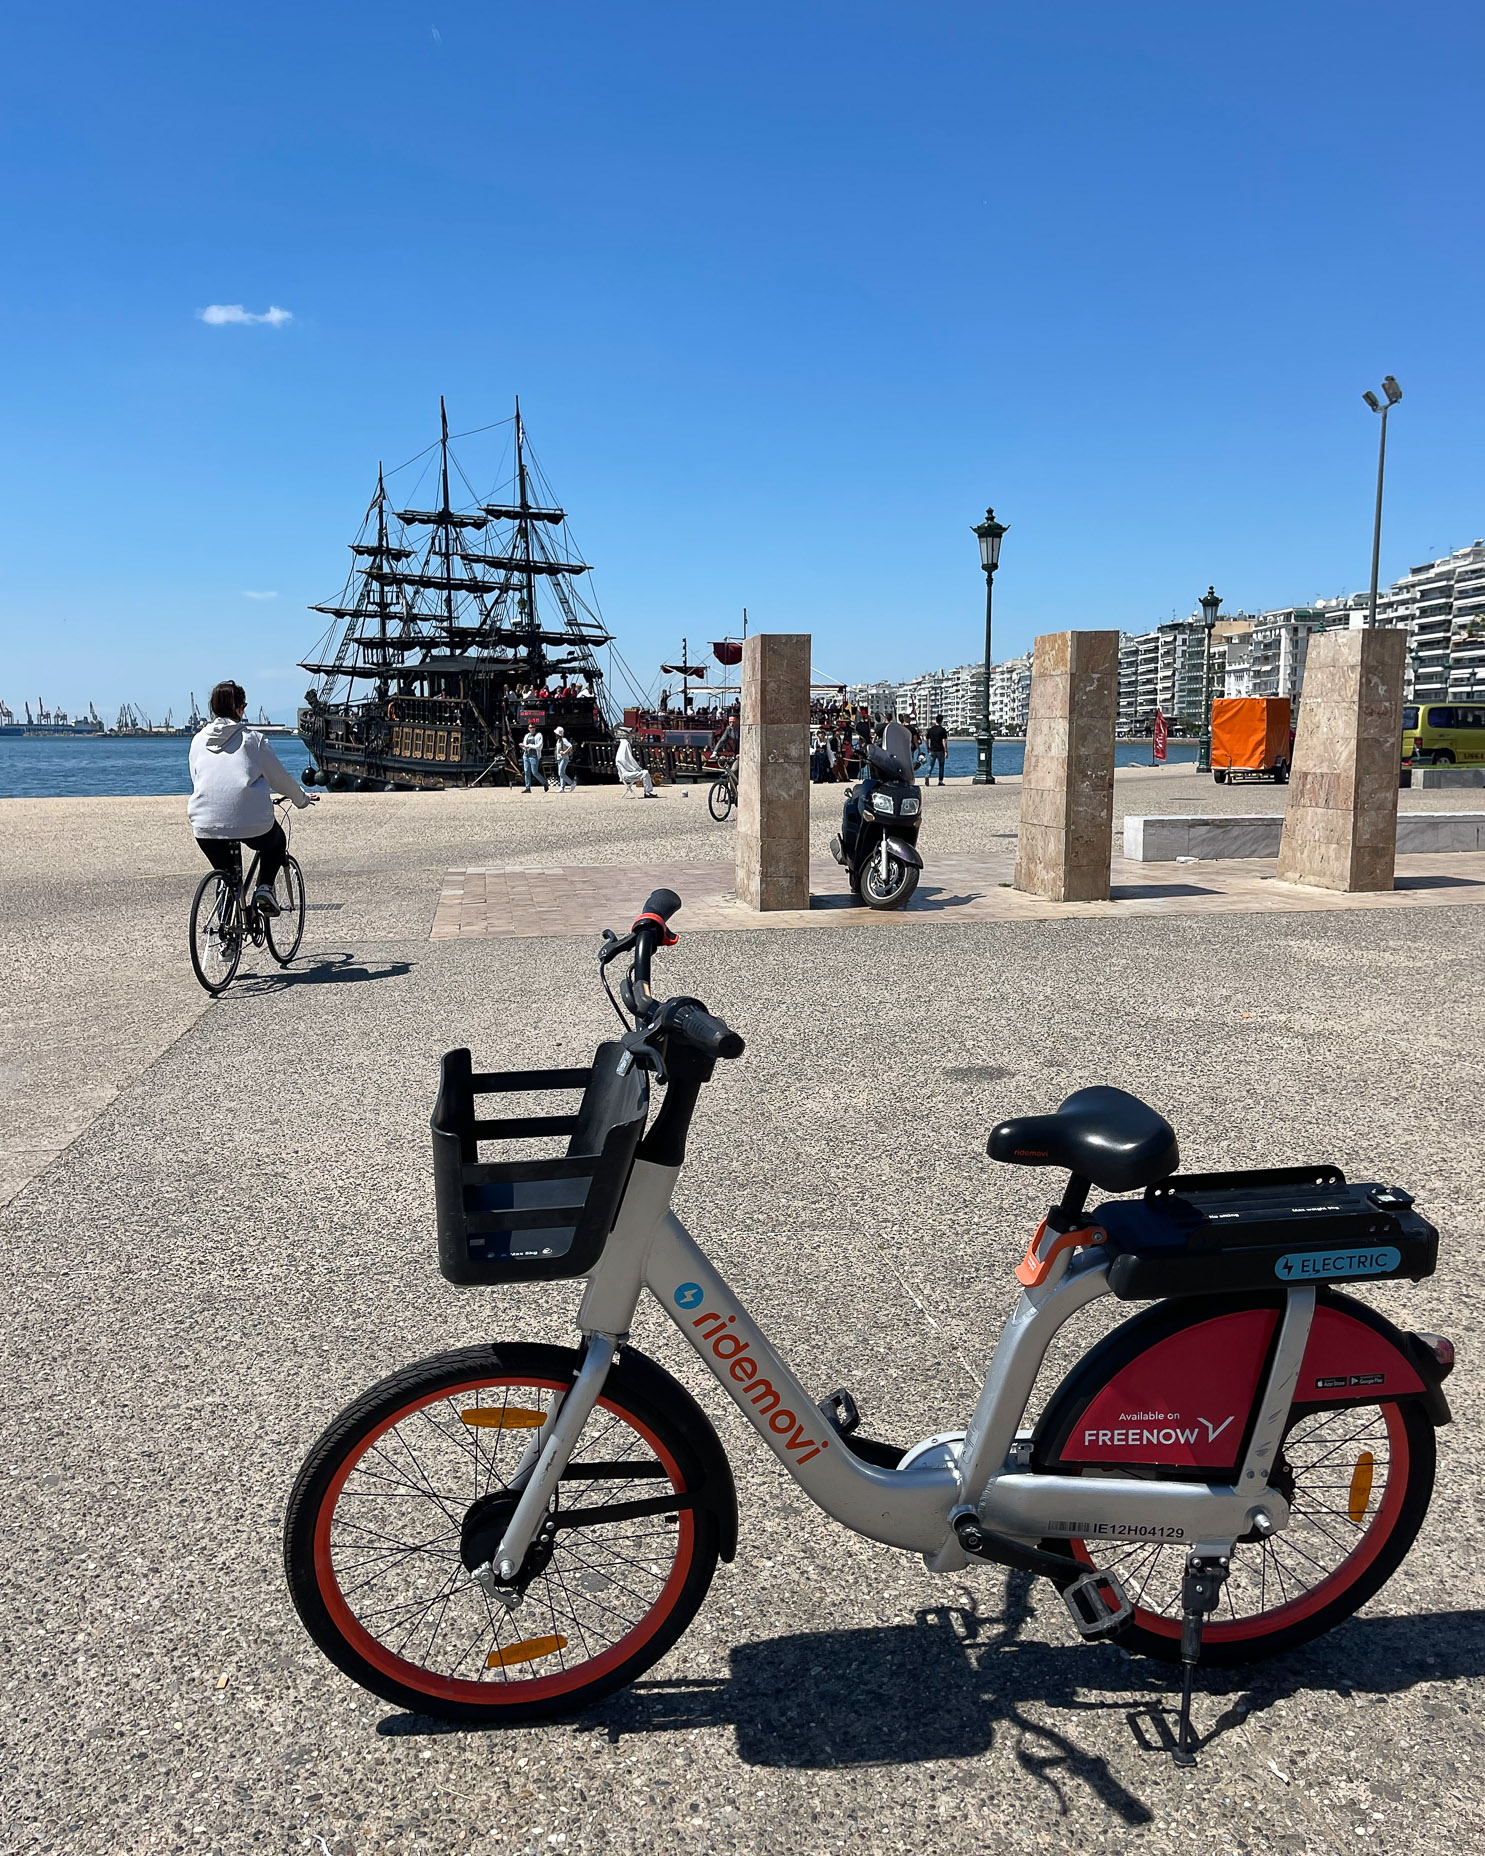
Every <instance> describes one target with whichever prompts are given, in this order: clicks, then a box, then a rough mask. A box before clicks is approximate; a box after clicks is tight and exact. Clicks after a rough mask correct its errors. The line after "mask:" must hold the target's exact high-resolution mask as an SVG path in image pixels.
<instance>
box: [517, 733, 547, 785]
mask: <svg viewBox="0 0 1485 1856" xmlns="http://www.w3.org/2000/svg"><path fill="white" fill-rule="evenodd" d="M545 746H546V740H545V738H544V737H543V735H542V732H541V730H540V729H539V728H528V729H527V730H526V732H525V734H524V735H523V736H522V737H521V770H522V772H523V773H524V774H525V776H526V785H525V787H524V789H523V790H524V791H525V792H528V793H529V792H530V791H531V782H532V781H533V780H538V781H540V782H541V790H542V791H543V792H545V791H546V790H547V783H546V781H545V780H544V779H543V778H542V771H541V751H542V749H543V748H544V747H545Z"/></svg>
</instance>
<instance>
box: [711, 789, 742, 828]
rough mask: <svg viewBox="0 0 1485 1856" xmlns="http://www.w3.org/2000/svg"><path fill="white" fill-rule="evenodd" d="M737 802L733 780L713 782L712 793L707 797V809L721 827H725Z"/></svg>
mask: <svg viewBox="0 0 1485 1856" xmlns="http://www.w3.org/2000/svg"><path fill="white" fill-rule="evenodd" d="M736 800H737V795H736V794H735V793H734V791H733V790H732V782H731V780H727V779H722V780H713V781H712V785H711V791H710V792H709V793H708V794H707V796H706V809H707V811H708V812H710V813H711V815H712V817H713V818H714V819H715V820H716V821H717V823H718V824H719V825H725V824H726V823H727V820H728V818H729V817H730V816H731V814H732V808H733V806H734V804H735V803H736Z"/></svg>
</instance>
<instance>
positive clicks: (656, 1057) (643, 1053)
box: [619, 1030, 670, 1087]
mask: <svg viewBox="0 0 1485 1856" xmlns="http://www.w3.org/2000/svg"><path fill="white" fill-rule="evenodd" d="M650 1037H651V1033H650V1032H648V1031H639V1030H635V1031H626V1032H625V1033H624V1035H623V1037H621V1038H620V1039H619V1042H620V1044H622V1045H623V1047H624V1055H623V1056H622V1057H621V1058H620V1059H619V1074H620V1076H625V1075H627V1074H628V1072H629V1070H630V1069H631V1068H632V1067H633V1066H635V1065H636V1064H637V1065H638V1066H639V1068H640V1069H641V1070H648V1071H649V1072H650V1074H651V1075H652V1076H653V1077H654V1079H655V1081H656V1082H657V1083H659V1084H661V1086H662V1087H663V1086H664V1085H665V1084H666V1083H668V1082H669V1081H670V1078H669V1077H668V1076H667V1075H666V1073H665V1059H664V1058H663V1057H662V1056H661V1055H660V1053H659V1051H658V1050H656V1049H655V1047H654V1045H653V1044H651V1043H650V1041H649V1040H650Z"/></svg>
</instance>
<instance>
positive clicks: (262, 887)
mask: <svg viewBox="0 0 1485 1856" xmlns="http://www.w3.org/2000/svg"><path fill="white" fill-rule="evenodd" d="M253 907H254V908H255V909H261V910H262V911H263V913H264V914H265V915H282V914H283V910H282V909H281V908H280V907H279V906H278V903H277V902H276V901H275V900H274V897H273V891H272V890H271V889H270V888H269V887H268V885H267V884H266V883H260V884H259V885H258V887H257V888H256V889H255V890H254V891H253Z"/></svg>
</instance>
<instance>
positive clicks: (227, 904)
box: [191, 870, 243, 997]
mask: <svg viewBox="0 0 1485 1856" xmlns="http://www.w3.org/2000/svg"><path fill="white" fill-rule="evenodd" d="M242 932H243V929H242V910H241V908H240V907H239V906H238V897H237V889H236V885H235V884H233V883H231V882H230V881H229V880H228V879H227V878H226V877H225V876H223V874H222V872H221V871H220V870H212V871H209V872H208V873H207V875H205V876H204V877H202V879H201V881H200V883H199V884H198V885H197V886H196V895H195V898H194V900H193V901H192V903H191V966H192V967H193V969H194V970H195V974H196V978H197V979H198V980H200V982H201V984H202V985H203V986H204V987H205V988H206V990H207V991H208V992H209V993H210V994H211V995H212V996H213V997H215V996H216V995H217V994H218V993H221V992H225V991H226V990H227V988H228V987H229V986H230V985H231V984H232V976H233V975H234V974H235V973H236V971H237V963H238V961H240V960H241V959H242Z"/></svg>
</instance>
